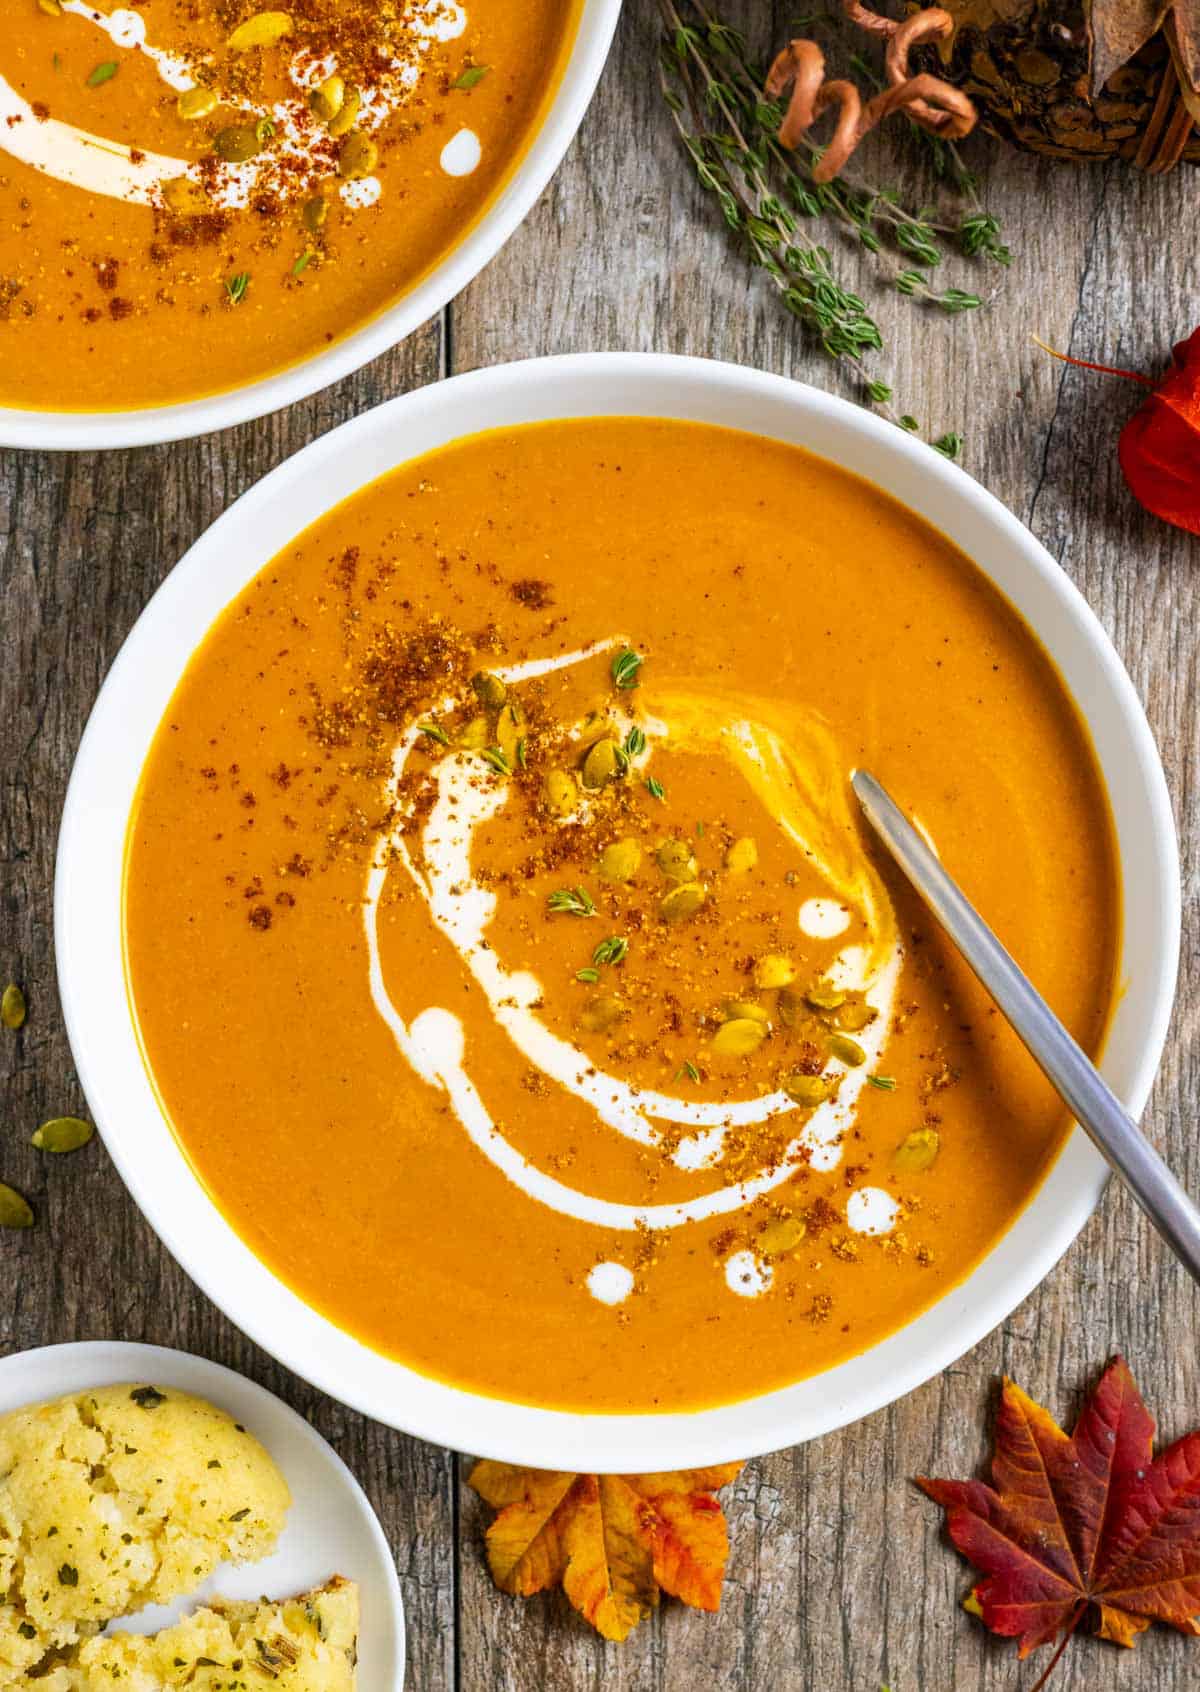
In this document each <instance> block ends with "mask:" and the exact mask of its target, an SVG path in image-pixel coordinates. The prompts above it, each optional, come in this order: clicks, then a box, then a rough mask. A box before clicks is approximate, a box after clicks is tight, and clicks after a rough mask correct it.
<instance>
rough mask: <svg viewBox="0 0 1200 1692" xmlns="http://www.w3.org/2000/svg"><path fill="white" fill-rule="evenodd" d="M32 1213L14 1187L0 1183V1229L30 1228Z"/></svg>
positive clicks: (31, 1225)
mask: <svg viewBox="0 0 1200 1692" xmlns="http://www.w3.org/2000/svg"><path fill="white" fill-rule="evenodd" d="M32 1227H33V1211H32V1210H30V1208H29V1205H28V1203H27V1202H26V1201H25V1200H24V1199H23V1198H22V1197H21V1195H20V1193H19V1192H17V1190H16V1188H15V1187H6V1186H5V1184H4V1182H3V1181H0V1228H32Z"/></svg>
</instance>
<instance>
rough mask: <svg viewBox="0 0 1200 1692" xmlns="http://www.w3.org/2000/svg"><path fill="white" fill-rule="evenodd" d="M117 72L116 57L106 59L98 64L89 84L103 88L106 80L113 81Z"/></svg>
mask: <svg viewBox="0 0 1200 1692" xmlns="http://www.w3.org/2000/svg"><path fill="white" fill-rule="evenodd" d="M116 74H117V61H116V60H115V59H105V61H104V63H103V64H101V65H97V66H96V68H95V70H94V71H93V72H92V73H91V75H90V76H89V77H88V79H87V85H88V87H89V88H101V87H103V85H104V84H105V83H106V82H111V81H112V79H113V77H114V76H116Z"/></svg>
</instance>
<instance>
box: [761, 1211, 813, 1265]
mask: <svg viewBox="0 0 1200 1692" xmlns="http://www.w3.org/2000/svg"><path fill="white" fill-rule="evenodd" d="M807 1233H808V1223H807V1222H806V1221H805V1220H804V1218H803V1217H802V1216H779V1217H777V1218H776V1219H775V1221H774V1222H768V1223H767V1225H766V1227H765V1228H764V1229H763V1231H762V1233H761V1234H760V1235H759V1236H758V1239H757V1241H756V1242H755V1243H756V1244H757V1246H758V1248H759V1250H760V1251H763V1252H765V1253H766V1255H767V1256H768V1257H779V1256H781V1255H782V1254H783V1253H784V1252H787V1251H795V1249H796V1247H797V1246H798V1245H799V1244H800V1242H801V1240H802V1239H803V1238H804V1236H805V1234H807Z"/></svg>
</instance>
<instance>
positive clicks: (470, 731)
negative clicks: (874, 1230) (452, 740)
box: [458, 717, 492, 752]
mask: <svg viewBox="0 0 1200 1692" xmlns="http://www.w3.org/2000/svg"><path fill="white" fill-rule="evenodd" d="M491 737H492V731H491V728H490V727H489V725H488V720H487V718H486V717H472V718H471V720H470V722H468V723H464V725H463V727H462V730H461V732H460V734H459V736H458V744H459V746H460V748H461V749H462V751H464V752H482V751H483V749H484V747H485V746H486V745H487V744H488V741H489V740H490V739H491Z"/></svg>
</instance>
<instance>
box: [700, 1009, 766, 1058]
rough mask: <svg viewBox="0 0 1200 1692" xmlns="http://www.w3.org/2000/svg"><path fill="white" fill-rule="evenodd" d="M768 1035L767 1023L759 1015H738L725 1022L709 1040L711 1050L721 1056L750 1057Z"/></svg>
mask: <svg viewBox="0 0 1200 1692" xmlns="http://www.w3.org/2000/svg"><path fill="white" fill-rule="evenodd" d="M766 1037H767V1028H766V1024H765V1023H762V1022H760V1021H759V1020H758V1018H757V1017H750V1016H738V1017H733V1018H731V1020H730V1021H729V1022H723V1023H722V1024H721V1026H720V1027H719V1028H718V1029H717V1031H716V1033H715V1034H714V1035H713V1037H712V1039H711V1040H710V1041H709V1050H710V1051H713V1052H716V1054H717V1055H718V1056H719V1057H749V1056H750V1054H751V1052H756V1051H757V1050H758V1048H759V1047H760V1046H761V1045H762V1043H763V1041H764V1040H765V1039H766Z"/></svg>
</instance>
